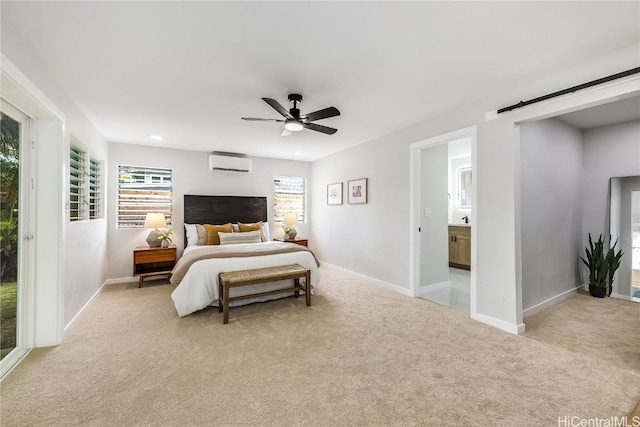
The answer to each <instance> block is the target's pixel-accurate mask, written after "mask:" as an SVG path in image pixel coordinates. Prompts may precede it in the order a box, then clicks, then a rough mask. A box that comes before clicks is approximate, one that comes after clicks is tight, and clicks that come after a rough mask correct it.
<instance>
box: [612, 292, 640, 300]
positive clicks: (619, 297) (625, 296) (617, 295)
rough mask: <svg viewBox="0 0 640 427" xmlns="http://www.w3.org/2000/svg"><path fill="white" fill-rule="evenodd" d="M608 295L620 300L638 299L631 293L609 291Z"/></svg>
mask: <svg viewBox="0 0 640 427" xmlns="http://www.w3.org/2000/svg"><path fill="white" fill-rule="evenodd" d="M610 296H611V298H615V299H621V300H625V301H631V302H635V301H637V300H638V298H633V297H632V296H631V295H622V294H616V293H614V292H611V295H610Z"/></svg>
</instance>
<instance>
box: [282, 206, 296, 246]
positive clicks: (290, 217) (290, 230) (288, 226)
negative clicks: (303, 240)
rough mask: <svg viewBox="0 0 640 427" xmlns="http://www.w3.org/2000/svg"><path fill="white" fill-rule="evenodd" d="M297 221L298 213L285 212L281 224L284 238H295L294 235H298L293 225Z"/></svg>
mask: <svg viewBox="0 0 640 427" xmlns="http://www.w3.org/2000/svg"><path fill="white" fill-rule="evenodd" d="M297 223H298V214H296V213H295V212H288V213H287V214H285V216H284V225H283V226H282V229H283V230H284V239H285V240H289V239H295V238H296V236H297V235H298V232H297V231H296V228H295V227H294V226H293V225H294V224H297Z"/></svg>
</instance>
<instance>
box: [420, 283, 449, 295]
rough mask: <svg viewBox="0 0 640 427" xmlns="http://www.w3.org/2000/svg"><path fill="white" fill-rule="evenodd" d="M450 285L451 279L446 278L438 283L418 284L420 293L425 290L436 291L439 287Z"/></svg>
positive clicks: (443, 287)
mask: <svg viewBox="0 0 640 427" xmlns="http://www.w3.org/2000/svg"><path fill="white" fill-rule="evenodd" d="M449 286H451V280H447V281H444V282H440V283H434V284H433V285H422V286H420V294H423V293H425V292H431V291H437V290H440V289H445V288H448V287H449Z"/></svg>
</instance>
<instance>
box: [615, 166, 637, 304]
mask: <svg viewBox="0 0 640 427" xmlns="http://www.w3.org/2000/svg"><path fill="white" fill-rule="evenodd" d="M609 234H610V236H611V239H612V241H613V242H615V241H616V239H617V240H618V244H617V246H616V252H617V251H618V249H621V250H622V252H624V255H623V256H622V259H621V260H620V268H619V269H618V271H617V273H616V278H615V280H614V282H613V292H611V296H612V297H615V298H622V299H631V300H632V301H636V302H640V176H627V177H619V178H611V179H610V180H609Z"/></svg>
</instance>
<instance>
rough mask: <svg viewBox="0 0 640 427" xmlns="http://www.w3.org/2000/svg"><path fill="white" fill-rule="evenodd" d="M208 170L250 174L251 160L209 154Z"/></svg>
mask: <svg viewBox="0 0 640 427" xmlns="http://www.w3.org/2000/svg"><path fill="white" fill-rule="evenodd" d="M209 170H211V171H223V172H239V173H250V172H251V159H248V158H246V157H238V156H232V155H228V154H210V155H209Z"/></svg>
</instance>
